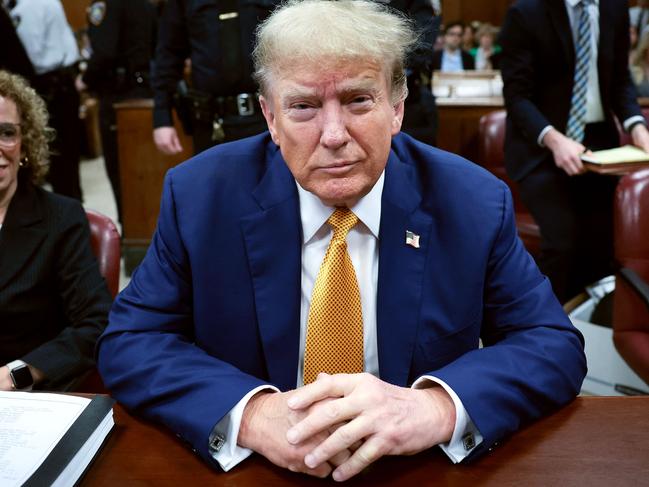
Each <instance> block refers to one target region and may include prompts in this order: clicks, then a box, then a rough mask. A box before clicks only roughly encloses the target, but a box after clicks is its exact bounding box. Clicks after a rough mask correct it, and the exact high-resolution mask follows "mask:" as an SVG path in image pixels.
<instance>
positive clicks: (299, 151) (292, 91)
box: [260, 61, 403, 207]
mask: <svg viewBox="0 0 649 487" xmlns="http://www.w3.org/2000/svg"><path fill="white" fill-rule="evenodd" d="M260 101H261V106H262V110H263V112H264V116H265V117H266V122H267V123H268V128H269V130H270V133H271V135H272V137H273V141H274V142H275V143H276V144H277V145H279V147H280V150H281V152H282V156H283V157H284V160H285V161H286V164H287V165H288V168H289V170H290V171H291V173H292V174H293V176H294V177H295V179H296V181H297V182H298V184H299V185H300V186H302V187H303V188H304V189H306V190H307V191H310V192H311V193H313V194H315V195H316V196H317V197H318V198H320V200H322V202H323V203H324V204H326V205H329V206H348V207H350V206H353V205H354V204H355V203H356V202H357V201H358V200H359V199H360V198H361V197H363V196H365V195H366V194H367V193H368V192H369V191H370V190H371V189H372V187H373V186H374V183H376V181H377V180H378V178H379V176H380V175H381V172H382V171H383V169H384V168H385V165H386V163H387V160H388V155H389V152H390V144H391V140H392V136H393V135H396V134H397V133H398V132H399V130H400V129H401V121H402V119H403V101H399V102H398V103H396V104H394V105H393V103H392V102H391V100H390V88H389V86H388V83H387V78H386V75H385V72H384V71H383V70H382V69H381V66H379V65H378V64H376V63H373V62H369V61H358V62H341V63H337V64H332V63H324V64H320V65H314V64H306V65H300V64H298V63H296V66H295V67H293V68H291V69H289V70H285V71H283V72H282V73H281V74H280V75H277V76H275V78H274V79H273V82H272V86H271V92H270V93H269V94H268V99H266V98H264V97H261V100H260Z"/></svg>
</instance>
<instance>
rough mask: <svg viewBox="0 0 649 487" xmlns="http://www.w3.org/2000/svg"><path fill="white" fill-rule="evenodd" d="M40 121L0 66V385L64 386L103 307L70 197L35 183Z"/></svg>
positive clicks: (84, 224) (38, 110)
mask: <svg viewBox="0 0 649 487" xmlns="http://www.w3.org/2000/svg"><path fill="white" fill-rule="evenodd" d="M47 122H48V115H47V111H46V108H45V103H44V102H43V100H42V99H41V98H40V97H39V96H38V95H37V94H36V92H35V91H34V90H33V89H32V88H30V87H29V85H28V84H27V82H26V81H25V80H24V79H23V78H21V77H19V76H17V75H14V74H10V73H8V72H6V71H0V390H12V389H22V390H28V389H31V388H32V387H35V388H40V389H67V388H70V387H71V385H72V384H74V382H75V380H77V379H78V378H79V377H80V376H81V375H83V373H84V372H85V371H86V370H88V369H89V368H91V367H92V366H93V365H94V360H93V350H94V346H95V341H96V340H97V337H98V336H99V334H100V333H101V332H102V330H103V329H104V327H105V326H106V322H107V315H108V309H109V308H110V304H111V298H110V295H109V293H108V290H107V288H106V284H105V282H104V280H103V278H102V277H101V275H100V274H99V268H98V266H97V262H96V261H95V258H94V256H93V254H92V250H91V248H90V231H89V227H88V221H87V219H86V215H85V212H84V210H83V208H82V207H81V205H80V203H79V202H78V201H76V200H73V199H71V198H67V197H64V196H60V195H56V194H53V193H50V192H47V191H45V190H43V189H41V188H40V187H39V184H40V183H41V182H42V180H43V177H44V176H45V173H46V172H47V162H48V155H49V153H48V139H50V138H51V136H52V135H53V134H52V130H51V129H49V128H48V126H47ZM3 364H6V365H4V366H3Z"/></svg>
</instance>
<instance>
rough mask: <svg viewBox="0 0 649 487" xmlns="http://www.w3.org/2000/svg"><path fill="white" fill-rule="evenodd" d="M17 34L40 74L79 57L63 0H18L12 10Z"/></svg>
mask: <svg viewBox="0 0 649 487" xmlns="http://www.w3.org/2000/svg"><path fill="white" fill-rule="evenodd" d="M11 17H12V18H13V19H14V22H16V23H17V24H18V25H17V27H16V33H17V34H18V37H20V41H21V42H22V44H23V46H24V47H25V51H26V52H27V56H29V60H30V61H31V62H32V64H33V65H34V69H35V70H36V74H44V73H47V72H49V71H53V70H56V69H60V68H65V67H68V66H70V65H72V64H74V63H76V62H77V61H78V60H79V48H78V47H77V41H76V40H75V38H74V34H73V33H72V29H71V28H70V25H69V24H68V21H67V18H66V16H65V12H64V10H63V6H62V5H61V2H60V0H18V2H17V4H16V6H15V7H14V8H13V9H12V10H11Z"/></svg>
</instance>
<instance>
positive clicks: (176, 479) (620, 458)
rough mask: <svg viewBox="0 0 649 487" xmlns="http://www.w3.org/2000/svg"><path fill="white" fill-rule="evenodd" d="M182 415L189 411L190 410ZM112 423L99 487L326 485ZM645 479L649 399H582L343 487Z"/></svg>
mask: <svg viewBox="0 0 649 487" xmlns="http://www.w3.org/2000/svg"><path fill="white" fill-rule="evenodd" d="M188 414H191V413H190V412H188ZM115 421H116V423H117V424H116V426H115V429H114V431H113V433H112V435H111V436H110V438H109V439H108V441H107V443H106V445H105V446H104V449H103V450H102V452H101V453H100V455H99V457H98V458H97V459H96V461H95V463H94V464H93V466H92V467H91V469H90V470H89V471H88V472H87V474H86V476H85V478H84V479H83V481H82V483H81V486H82V487H93V486H94V487H96V486H110V487H115V486H120V487H124V486H148V485H151V486H183V487H184V486H192V485H201V486H203V485H211V486H230V487H237V486H244V487H246V486H251V487H252V486H259V485H263V486H275V485H276V486H279V485H286V484H297V485H314V486H322V485H333V484H334V482H333V480H331V479H328V480H325V481H322V480H320V479H314V478H310V477H307V476H305V475H301V474H294V473H291V472H289V471H287V470H283V469H280V468H278V467H275V466H274V465H272V464H270V463H269V462H268V461H266V460H265V459H264V458H262V457H260V456H257V455H253V456H252V457H251V458H249V459H247V460H246V461H244V462H243V463H242V464H240V465H239V466H238V467H236V468H235V469H233V470H231V471H230V472H229V473H223V472H219V471H216V470H213V469H212V468H211V467H209V466H207V465H206V464H205V463H203V462H202V461H201V460H200V459H199V458H198V457H197V456H196V455H195V454H193V453H192V452H191V451H190V450H189V449H188V448H187V447H185V446H184V445H183V444H182V443H181V442H180V441H178V440H176V438H175V437H174V436H173V435H171V434H170V433H168V432H166V431H165V430H163V429H162V428H160V427H158V426H155V425H152V424H150V423H146V422H144V421H141V420H139V419H136V418H135V417H133V416H130V415H129V414H128V413H126V412H125V411H124V409H123V408H122V407H121V406H119V405H118V406H116V407H115ZM433 484H434V485H440V486H462V487H467V486H468V487H472V486H476V485H480V486H498V487H504V486H524V487H531V486H588V487H597V486H606V487H610V486H634V487H635V486H641V485H649V397H581V398H577V399H576V400H575V401H574V402H573V403H572V404H570V405H569V406H567V407H566V408H564V409H562V410H561V411H559V412H557V413H555V414H554V415H552V416H550V417H547V418H545V419H543V420H541V421H539V422H537V423H535V424H533V425H531V426H529V427H528V428H526V429H524V430H523V431H520V432H519V433H517V434H516V435H514V436H513V437H511V438H510V439H509V440H507V441H504V442H503V443H502V444H501V445H500V446H498V447H497V448H495V449H494V450H493V451H492V452H491V453H490V454H488V455H486V456H484V457H483V458H482V459H480V460H478V461H476V462H474V463H472V464H468V465H452V464H451V463H450V461H449V460H448V459H447V458H446V456H445V455H444V454H443V453H442V452H441V451H440V450H439V449H438V448H433V449H431V450H428V451H426V452H423V453H420V454H419V455H416V456H413V457H389V458H383V459H381V460H379V461H378V462H377V463H376V464H374V465H372V466H371V467H370V468H369V469H367V470H366V471H365V472H363V473H362V474H360V475H359V476H358V477H356V478H354V479H352V480H350V481H349V482H347V485H369V486H375V485H390V486H393V485H403V486H422V485H433Z"/></svg>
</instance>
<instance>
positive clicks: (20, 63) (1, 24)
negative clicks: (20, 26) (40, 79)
mask: <svg viewBox="0 0 649 487" xmlns="http://www.w3.org/2000/svg"><path fill="white" fill-rule="evenodd" d="M0 46H2V49H0V69H4V70H6V71H11V72H12V73H15V74H19V75H21V76H24V77H25V78H27V79H28V80H33V79H34V76H35V73H34V66H32V63H31V61H30V60H29V58H28V57H27V53H26V52H25V48H24V47H23V45H22V42H20V38H19V37H18V34H16V29H15V28H14V24H13V21H12V20H11V17H10V16H9V14H8V13H7V11H6V10H5V9H4V8H2V6H0Z"/></svg>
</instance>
